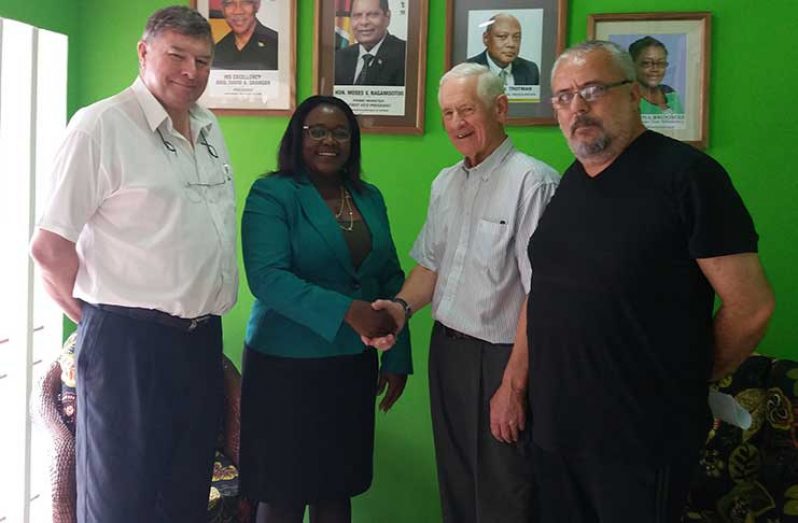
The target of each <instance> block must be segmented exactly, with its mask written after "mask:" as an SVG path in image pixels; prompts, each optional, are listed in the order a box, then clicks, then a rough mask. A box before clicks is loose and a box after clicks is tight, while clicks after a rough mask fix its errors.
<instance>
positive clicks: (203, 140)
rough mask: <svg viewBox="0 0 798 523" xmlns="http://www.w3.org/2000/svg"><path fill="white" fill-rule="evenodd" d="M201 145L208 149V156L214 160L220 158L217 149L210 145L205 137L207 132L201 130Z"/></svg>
mask: <svg viewBox="0 0 798 523" xmlns="http://www.w3.org/2000/svg"><path fill="white" fill-rule="evenodd" d="M199 143H200V144H202V145H204V146H205V148H206V149H208V154H210V155H211V156H213V157H214V158H217V159H218V158H219V154H218V153H217V152H216V147H214V146H213V145H211V144H210V143H208V138H206V137H205V131H202V130H200V139H199Z"/></svg>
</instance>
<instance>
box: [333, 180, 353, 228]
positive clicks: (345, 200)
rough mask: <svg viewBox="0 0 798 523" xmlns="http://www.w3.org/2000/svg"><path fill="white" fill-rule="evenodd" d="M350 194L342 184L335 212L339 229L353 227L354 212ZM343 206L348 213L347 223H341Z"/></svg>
mask: <svg viewBox="0 0 798 523" xmlns="http://www.w3.org/2000/svg"><path fill="white" fill-rule="evenodd" d="M351 198H352V197H351V196H350V195H349V191H347V190H346V189H344V186H343V185H342V186H341V205H340V206H339V207H338V212H337V213H335V220H336V221H337V222H338V227H340V228H341V230H344V231H346V232H349V231H351V230H352V229H354V227H355V217H354V213H353V212H352V201H351ZM344 208H346V209H347V213H348V214H349V225H344V224H342V223H341V216H343V214H344Z"/></svg>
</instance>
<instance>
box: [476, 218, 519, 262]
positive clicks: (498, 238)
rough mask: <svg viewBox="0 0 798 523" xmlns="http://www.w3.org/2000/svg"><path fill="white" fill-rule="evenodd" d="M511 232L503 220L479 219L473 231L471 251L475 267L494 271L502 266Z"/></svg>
mask: <svg viewBox="0 0 798 523" xmlns="http://www.w3.org/2000/svg"><path fill="white" fill-rule="evenodd" d="M511 236H512V233H511V231H510V226H509V225H508V224H507V223H506V222H504V221H500V222H493V221H490V220H479V222H477V228H476V231H475V232H474V245H473V253H474V260H475V261H476V264H477V267H479V268H484V269H486V270H487V271H488V272H496V271H499V270H501V268H502V267H503V266H504V263H505V259H506V257H507V255H508V252H507V248H508V244H509V241H510V237H511Z"/></svg>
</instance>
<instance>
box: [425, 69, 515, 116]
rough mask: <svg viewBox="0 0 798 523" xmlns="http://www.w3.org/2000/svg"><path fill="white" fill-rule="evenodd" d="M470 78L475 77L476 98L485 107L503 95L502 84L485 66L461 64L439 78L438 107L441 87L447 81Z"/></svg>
mask: <svg viewBox="0 0 798 523" xmlns="http://www.w3.org/2000/svg"><path fill="white" fill-rule="evenodd" d="M472 76H475V77H477V96H478V97H479V99H480V100H481V101H482V103H483V105H485V107H490V106H491V105H493V102H495V101H496V98H498V97H499V96H501V95H503V94H504V82H502V81H501V79H500V78H499V77H498V76H497V75H495V74H493V73H492V72H490V69H488V67H487V66H484V65H482V64H475V63H472V62H463V63H462V64H458V65H455V66H454V67H452V68H451V69H449V71H448V72H447V73H446V74H444V75H443V76H442V77H441V81H440V83H439V84H438V105H440V104H441V87H443V84H445V83H446V82H448V81H449V80H455V79H457V78H470V77H472Z"/></svg>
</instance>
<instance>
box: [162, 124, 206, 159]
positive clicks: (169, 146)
mask: <svg viewBox="0 0 798 523" xmlns="http://www.w3.org/2000/svg"><path fill="white" fill-rule="evenodd" d="M155 131H156V132H157V133H158V136H160V137H161V142H163V146H164V147H166V150H167V151H169V152H170V153H172V154H174V155H175V156H176V155H177V147H175V146H174V144H173V143H172V142H170V141H169V140H167V139H166V138H164V137H163V133H161V130H160V129H155ZM199 143H200V145H204V146H205V148H206V149H207V150H208V154H209V155H211V156H212V157H213V158H216V159H218V158H219V153H217V152H216V147H214V146H213V144H211V143H209V142H208V138H206V137H205V131H202V130H201V131H200V139H199Z"/></svg>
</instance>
